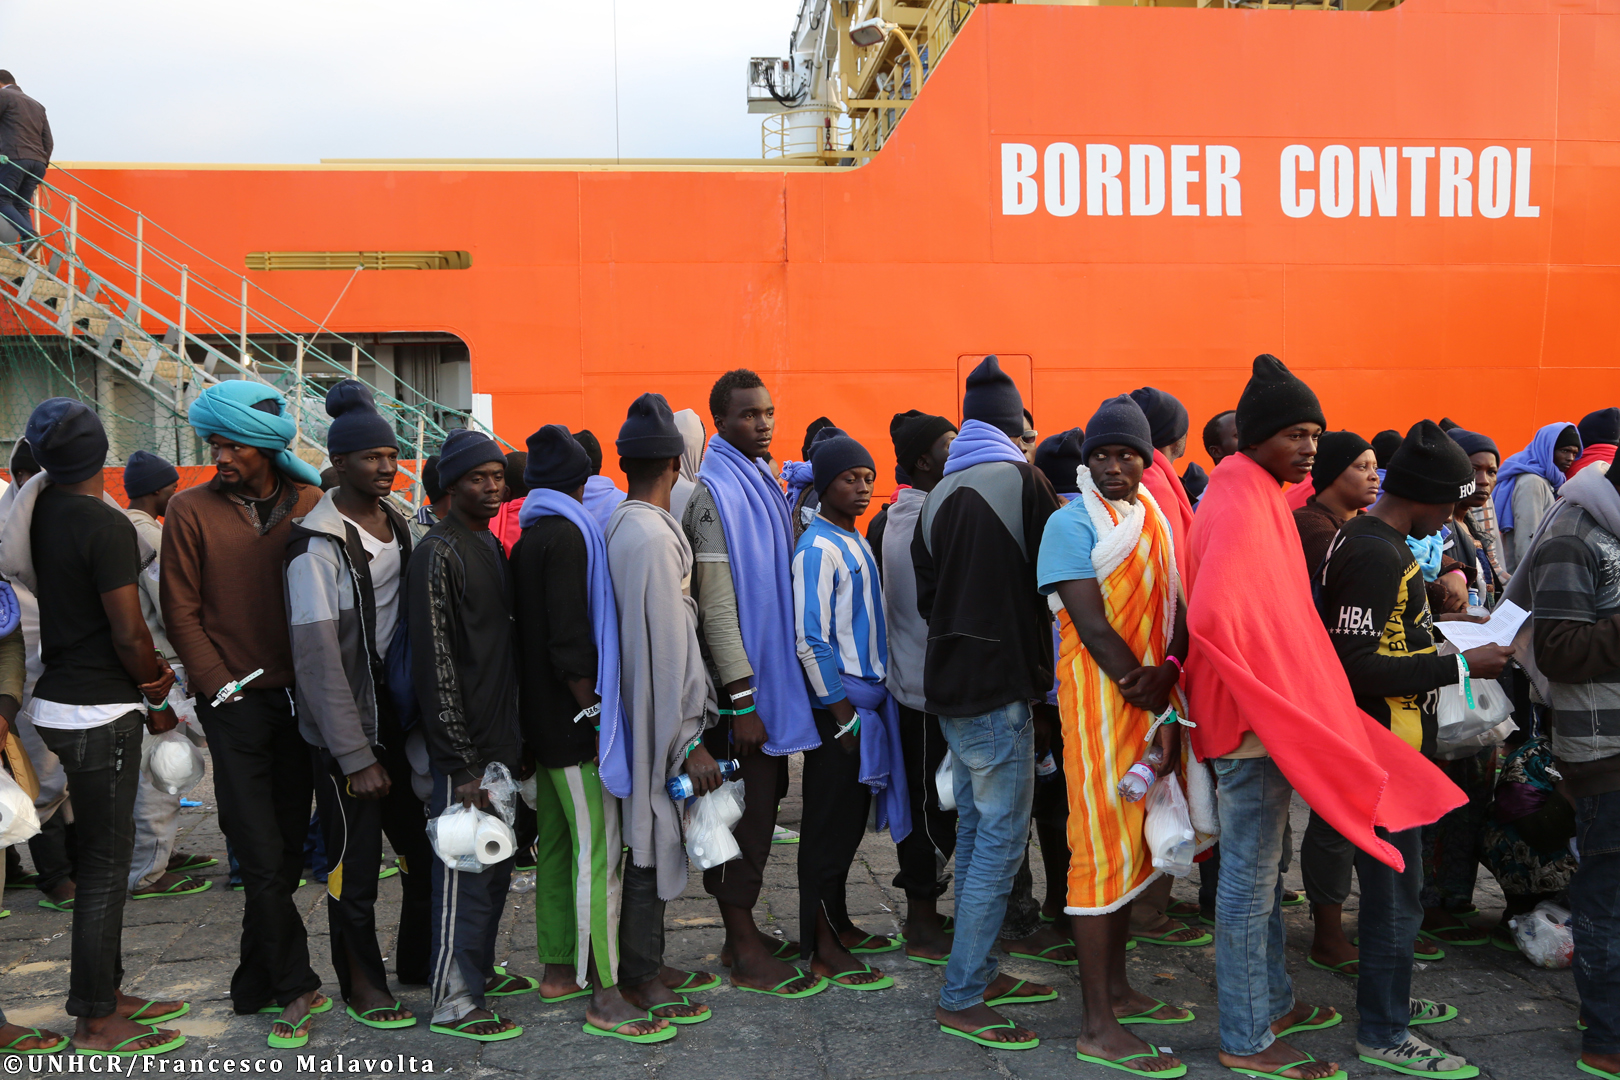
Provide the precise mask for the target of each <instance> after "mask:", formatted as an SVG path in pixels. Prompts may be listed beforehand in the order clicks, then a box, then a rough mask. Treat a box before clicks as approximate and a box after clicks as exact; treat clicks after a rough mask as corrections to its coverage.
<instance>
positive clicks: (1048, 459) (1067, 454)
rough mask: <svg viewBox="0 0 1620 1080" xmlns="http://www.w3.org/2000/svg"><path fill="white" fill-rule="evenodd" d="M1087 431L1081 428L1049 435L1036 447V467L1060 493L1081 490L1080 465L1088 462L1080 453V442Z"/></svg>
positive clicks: (1083, 439)
mask: <svg viewBox="0 0 1620 1080" xmlns="http://www.w3.org/2000/svg"><path fill="white" fill-rule="evenodd" d="M1085 437H1086V433H1085V432H1084V431H1082V430H1080V429H1079V428H1070V429H1069V430H1068V431H1060V432H1058V433H1057V434H1056V435H1048V436H1047V437H1046V438H1044V439H1042V440H1041V445H1039V446H1037V447H1036V448H1035V467H1036V468H1037V469H1039V470H1041V472H1043V473H1045V474H1046V478H1047V479H1048V480H1050V481H1052V490H1054V491H1056V492H1057V493H1058V494H1059V495H1066V494H1069V493H1070V492H1074V491H1079V490H1080V480H1079V475H1080V466H1082V465H1084V464H1085V463H1086V459H1085V456H1084V455H1083V454H1081V453H1080V444H1081V443H1082V442H1083V441H1085Z"/></svg>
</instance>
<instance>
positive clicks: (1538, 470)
mask: <svg viewBox="0 0 1620 1080" xmlns="http://www.w3.org/2000/svg"><path fill="white" fill-rule="evenodd" d="M1574 426H1575V425H1574V424H1565V423H1557V424H1546V425H1544V426H1543V427H1542V428H1541V430H1540V431H1537V432H1536V434H1535V437H1534V438H1532V439H1531V440H1530V445H1529V446H1526V447H1525V448H1524V449H1523V450H1520V451H1519V452H1518V453H1517V454H1509V455H1508V457H1507V460H1506V461H1504V462H1502V468H1501V470H1500V471H1499V472H1498V473H1497V474H1496V486H1495V487H1493V488H1492V489H1491V501H1492V502H1493V503H1495V504H1496V525H1497V528H1499V529H1501V530H1502V531H1503V532H1507V531H1508V530H1509V529H1512V528H1513V527H1514V525H1515V524H1516V523H1515V522H1514V520H1513V489H1514V488H1515V487H1517V486H1518V484H1519V477H1521V476H1525V475H1529V476H1539V477H1541V478H1542V479H1543V480H1545V481H1547V483H1549V484H1551V485H1552V489H1553V493H1554V494H1557V492H1558V489H1559V488H1560V487H1562V486H1563V483H1564V472H1563V470H1562V469H1560V468H1559V467H1558V463H1557V462H1556V461H1554V460H1553V451H1554V450H1555V449H1556V448H1557V446H1558V436H1560V435H1562V434H1563V433H1564V429H1565V428H1567V427H1574ZM1575 449H1576V451H1577V452H1579V451H1580V449H1581V446H1580V444H1579V442H1577V443H1576V447H1575ZM1525 524H1526V527H1528V528H1530V529H1534V528H1535V527H1536V526H1537V525H1539V524H1541V523H1540V522H1539V521H1529V522H1526V523H1525Z"/></svg>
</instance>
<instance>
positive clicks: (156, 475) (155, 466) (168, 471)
mask: <svg viewBox="0 0 1620 1080" xmlns="http://www.w3.org/2000/svg"><path fill="white" fill-rule="evenodd" d="M179 482H180V470H179V469H176V468H175V467H174V466H173V465H170V464H169V463H168V462H167V461H165V460H163V459H162V458H160V457H158V456H157V455H156V454H153V453H150V452H149V451H146V450H137V451H135V452H134V453H133V454H131V455H129V460H128V461H126V462H124V494H125V495H128V496H129V497H130V498H132V499H138V498H140V497H141V496H142V495H150V494H152V492H154V491H162V490H163V489H164V488H166V487H168V486H169V485H170V484H178V483H179Z"/></svg>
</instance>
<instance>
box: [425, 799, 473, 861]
mask: <svg viewBox="0 0 1620 1080" xmlns="http://www.w3.org/2000/svg"><path fill="white" fill-rule="evenodd" d="M483 816H484V815H483V814H478V813H468V812H467V811H465V810H459V809H458V810H457V811H455V812H454V813H449V814H441V815H439V828H438V835H437V836H436V837H435V842H434V846H435V847H436V848H438V851H439V855H440V856H441V857H443V858H446V859H455V858H459V857H461V856H463V855H472V854H474V853H475V852H476V851H477V850H478V819H479V818H481V817H483Z"/></svg>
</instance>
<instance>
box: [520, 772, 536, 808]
mask: <svg viewBox="0 0 1620 1080" xmlns="http://www.w3.org/2000/svg"><path fill="white" fill-rule="evenodd" d="M539 776H540V770H539V769H536V770H534V772H532V773H530V774H529V778H528V779H527V780H519V781H518V795H519V796H521V797H522V799H523V805H525V806H527V807H528V808H529V809H530V810H538V809H539V808H540V807H539V805H538V804H539V802H540V789H539V788H538V787H536V786H535V785H536V784H538V783H539V782H540V781H539Z"/></svg>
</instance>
